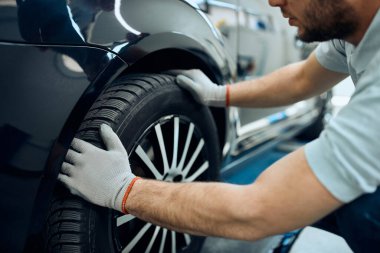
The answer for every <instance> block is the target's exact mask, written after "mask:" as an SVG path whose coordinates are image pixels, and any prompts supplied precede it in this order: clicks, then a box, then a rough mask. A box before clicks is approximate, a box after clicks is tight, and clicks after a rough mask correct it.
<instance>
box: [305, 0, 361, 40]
mask: <svg viewBox="0 0 380 253" xmlns="http://www.w3.org/2000/svg"><path fill="white" fill-rule="evenodd" d="M305 20H306V21H305V23H304V24H303V27H302V28H299V31H298V37H299V38H300V39H301V40H302V41H304V42H315V41H319V42H321V41H327V40H331V39H345V38H347V37H349V36H350V35H352V34H353V33H355V31H356V30H357V27H358V23H359V20H358V15H357V13H356V12H355V9H353V7H352V6H350V5H348V4H347V3H346V1H345V0H343V1H335V0H314V1H311V4H310V5H309V7H308V8H307V9H306V10H305Z"/></svg>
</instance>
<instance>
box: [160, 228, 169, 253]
mask: <svg viewBox="0 0 380 253" xmlns="http://www.w3.org/2000/svg"><path fill="white" fill-rule="evenodd" d="M167 232H168V230H167V229H166V228H164V229H163V230H162V239H161V245H160V253H163V252H164V248H165V241H166V234H167Z"/></svg>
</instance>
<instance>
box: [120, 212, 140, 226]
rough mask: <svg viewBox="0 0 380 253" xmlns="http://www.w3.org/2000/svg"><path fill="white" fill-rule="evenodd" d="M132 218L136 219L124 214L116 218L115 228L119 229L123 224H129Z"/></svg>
mask: <svg viewBox="0 0 380 253" xmlns="http://www.w3.org/2000/svg"><path fill="white" fill-rule="evenodd" d="M134 218H136V217H135V216H133V215H131V214H125V215H123V216H120V217H117V219H116V226H117V227H120V226H121V225H123V224H125V223H127V222H130V221H131V220H133V219H134Z"/></svg>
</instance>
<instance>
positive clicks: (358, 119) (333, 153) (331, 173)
mask: <svg viewBox="0 0 380 253" xmlns="http://www.w3.org/2000/svg"><path fill="white" fill-rule="evenodd" d="M379 66H380V54H379V53H378V54H377V56H376V57H375V58H374V60H372V61H371V63H370V64H369V67H368V68H367V70H366V72H365V73H364V74H363V76H362V77H361V79H359V81H358V83H357V86H356V91H355V93H354V94H353V96H352V98H351V100H350V102H349V104H348V105H346V106H345V107H344V108H343V109H342V110H341V111H340V112H339V114H338V115H337V116H336V117H335V118H334V119H332V120H331V121H330V123H329V124H328V126H327V127H326V129H325V130H324V131H323V132H322V133H321V136H320V137H319V138H318V139H316V140H315V141H313V142H311V143H308V144H307V145H306V147H305V154H306V159H307V161H308V163H309V165H310V167H311V169H312V171H313V172H314V174H315V175H316V177H317V178H318V179H319V181H320V182H321V183H322V184H323V185H324V186H325V187H326V188H327V189H328V191H329V192H330V193H331V194H333V195H334V196H335V197H336V198H337V199H339V200H340V201H342V202H346V203H347V202H350V201H352V200H354V199H355V198H357V197H359V196H360V195H362V194H364V193H372V192H374V191H375V190H376V188H377V187H378V186H379V185H380V115H379V112H380V71H379Z"/></svg>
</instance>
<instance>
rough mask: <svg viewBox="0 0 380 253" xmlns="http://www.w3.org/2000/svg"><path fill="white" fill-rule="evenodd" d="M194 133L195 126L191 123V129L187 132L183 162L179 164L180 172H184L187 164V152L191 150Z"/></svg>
mask: <svg viewBox="0 0 380 253" xmlns="http://www.w3.org/2000/svg"><path fill="white" fill-rule="evenodd" d="M193 132H194V124H193V123H191V124H190V127H189V131H188V132H187V137H186V142H185V147H184V149H183V153H182V157H181V161H180V162H179V165H178V170H182V168H183V164H184V163H185V159H186V156H187V151H188V150H189V145H190V141H191V137H192V136H193Z"/></svg>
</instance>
